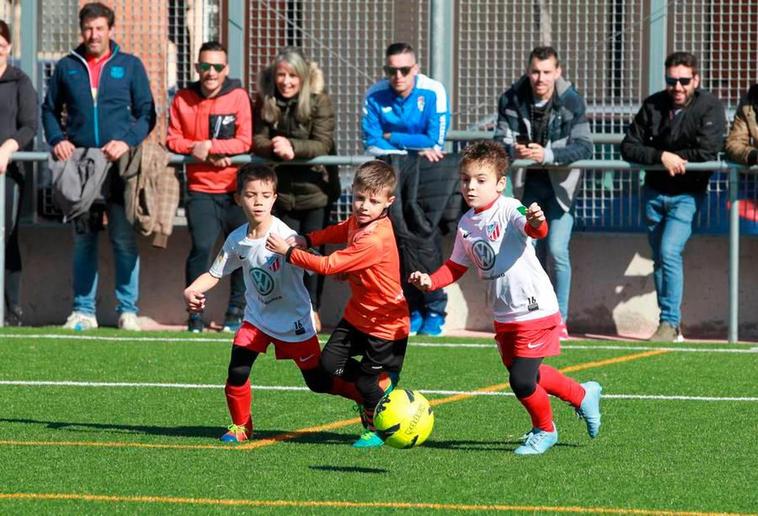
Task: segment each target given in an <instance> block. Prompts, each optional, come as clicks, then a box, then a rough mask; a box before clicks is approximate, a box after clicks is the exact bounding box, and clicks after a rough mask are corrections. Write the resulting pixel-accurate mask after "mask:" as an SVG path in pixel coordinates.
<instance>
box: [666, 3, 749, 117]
mask: <svg viewBox="0 0 758 516" xmlns="http://www.w3.org/2000/svg"><path fill="white" fill-rule="evenodd" d="M670 12H671V17H672V18H673V23H672V37H673V48H672V50H682V51H687V52H692V53H693V54H695V55H696V56H697V57H698V60H699V61H700V76H701V81H702V82H701V86H702V87H704V88H707V89H709V90H711V91H712V92H713V93H715V94H716V96H718V97H719V98H720V99H721V100H723V101H724V103H725V104H726V105H727V107H728V108H729V110H730V111H732V110H733V109H734V108H735V107H736V105H737V103H738V102H739V99H740V98H741V97H742V96H743V95H744V94H745V92H747V89H748V88H749V87H750V85H752V84H753V83H755V82H756V81H757V80H758V2H756V1H755V0H686V1H685V0H679V1H677V2H673V3H672V4H671V6H670Z"/></svg>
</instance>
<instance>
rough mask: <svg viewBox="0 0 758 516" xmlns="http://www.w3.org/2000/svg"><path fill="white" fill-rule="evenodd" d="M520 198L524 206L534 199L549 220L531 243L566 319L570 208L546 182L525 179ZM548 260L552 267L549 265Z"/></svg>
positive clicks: (569, 279)
mask: <svg viewBox="0 0 758 516" xmlns="http://www.w3.org/2000/svg"><path fill="white" fill-rule="evenodd" d="M521 202H522V203H523V204H524V206H526V207H529V205H530V204H532V203H533V202H536V203H537V204H539V205H540V207H541V208H542V211H543V212H544V213H545V218H546V219H547V224H548V233H547V237H546V238H544V239H542V240H535V241H534V244H535V247H536V251H537V258H539V260H540V263H542V266H543V267H544V268H545V270H546V271H549V272H550V279H551V280H552V282H553V288H555V295H556V297H557V298H558V308H559V310H560V311H561V317H562V318H563V320H564V321H566V320H567V319H568V311H569V296H570V295H571V257H570V256H569V242H570V241H571V231H572V229H573V228H574V216H573V215H572V214H571V212H570V211H563V208H562V207H561V205H560V204H558V201H556V200H555V192H554V191H553V187H552V186H551V185H550V183H549V182H545V181H527V183H526V185H525V187H524V194H523V195H522V201H521ZM548 260H549V261H550V263H551V264H552V267H548Z"/></svg>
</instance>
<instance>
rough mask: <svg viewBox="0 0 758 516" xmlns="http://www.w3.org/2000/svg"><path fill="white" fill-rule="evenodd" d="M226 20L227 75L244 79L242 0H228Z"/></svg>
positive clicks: (243, 11)
mask: <svg viewBox="0 0 758 516" xmlns="http://www.w3.org/2000/svg"><path fill="white" fill-rule="evenodd" d="M228 9H229V20H228V21H227V25H226V27H227V36H228V41H227V47H228V48H227V51H228V56H229V75H230V76H231V77H234V78H237V79H240V80H242V81H243V82H244V80H245V36H244V34H245V5H244V3H243V2H242V0H229V6H228Z"/></svg>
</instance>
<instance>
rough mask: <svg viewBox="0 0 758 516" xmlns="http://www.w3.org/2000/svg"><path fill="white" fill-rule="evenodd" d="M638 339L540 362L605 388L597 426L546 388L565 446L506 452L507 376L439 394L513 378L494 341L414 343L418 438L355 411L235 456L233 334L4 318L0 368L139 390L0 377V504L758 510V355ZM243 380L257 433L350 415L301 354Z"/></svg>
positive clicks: (409, 365)
mask: <svg viewBox="0 0 758 516" xmlns="http://www.w3.org/2000/svg"><path fill="white" fill-rule="evenodd" d="M161 339H164V340H161ZM421 343H431V344H442V343H460V346H456V347H440V346H425V345H424V346H422V345H420V344H421ZM417 344H418V345H417ZM607 347H612V348H619V349H606V348H607ZM659 347H663V346H662V345H661V346H659ZM670 347H674V348H680V349H685V348H686V349H691V348H695V349H736V350H749V349H750V348H748V347H746V346H744V345H741V346H728V345H712V346H706V345H703V344H697V345H690V344H681V345H676V346H670ZM638 348H650V346H648V345H647V343H642V344H640V343H627V344H625V343H615V342H614V343H610V342H597V341H593V342H583V341H571V342H568V343H566V345H565V346H564V351H563V353H562V355H561V356H559V357H554V358H550V359H548V363H549V364H551V365H553V366H555V367H558V368H567V367H576V368H578V369H577V370H575V371H573V372H567V373H566V374H568V375H570V376H572V377H574V378H576V379H577V380H579V381H586V380H589V379H595V380H597V381H599V382H601V383H602V384H603V387H604V394H606V395H608V397H606V398H605V399H604V400H603V405H602V407H603V426H602V430H601V433H600V436H599V437H598V438H597V439H595V440H590V439H589V438H588V437H587V434H586V430H585V426H584V423H583V422H582V421H581V420H578V419H577V418H576V416H575V415H574V412H573V409H571V407H569V406H567V405H566V404H564V403H562V402H560V401H559V400H554V401H553V409H554V416H555V422H556V426H557V428H558V431H559V434H560V441H559V443H558V445H557V446H556V447H555V448H553V449H552V450H550V451H549V452H548V453H546V454H545V455H543V456H537V457H517V456H515V455H514V454H513V449H514V448H515V447H516V446H518V444H519V442H518V440H519V437H520V436H521V435H522V434H523V433H524V432H525V431H526V430H528V429H529V427H530V423H529V418H528V416H527V415H526V412H525V411H524V409H523V408H522V407H521V405H520V404H519V403H518V401H517V400H516V399H515V398H514V397H513V396H511V395H508V392H507V390H504V391H501V393H500V394H499V395H490V396H468V397H464V398H463V399H459V400H456V401H450V398H449V396H450V394H443V393H434V392H429V391H456V392H460V391H463V392H469V391H473V390H475V389H481V388H483V387H487V386H493V385H498V384H504V383H507V374H506V371H505V369H504V368H503V366H502V364H501V363H500V359H499V355H498V353H497V350H496V349H495V347H494V345H493V344H492V340H491V339H460V338H457V339H444V338H437V339H433V338H423V337H416V338H414V339H412V342H411V345H410V346H409V348H408V354H407V358H406V363H405V367H404V370H403V374H402V376H401V386H404V387H407V388H413V389H419V390H422V391H427V392H426V395H427V397H428V398H429V399H430V400H431V401H432V402H433V403H434V404H435V406H434V410H435V417H436V423H435V428H434V432H433V433H432V435H431V437H430V438H429V440H428V441H427V442H426V443H425V444H424V445H423V446H421V447H419V448H415V449H412V450H395V449H391V448H388V447H384V448H380V449H373V450H357V449H354V448H352V447H351V443H352V442H353V440H355V438H356V437H357V435H358V434H359V431H360V430H361V428H360V425H359V424H342V425H340V424H337V425H335V426H334V427H332V428H327V429H324V430H321V431H316V432H309V433H305V434H302V435H300V437H297V438H294V439H287V440H283V441H282V442H278V443H276V444H272V445H269V446H262V447H259V448H255V449H246V450H244V449H240V447H239V446H231V445H223V444H222V443H220V442H219V441H218V440H217V438H218V436H219V435H220V434H221V433H223V429H224V428H223V427H224V426H225V425H226V424H228V415H227V410H226V405H225V401H224V395H223V389H222V385H223V382H224V379H225V374H226V366H227V361H228V355H229V338H228V336H224V335H222V334H209V333H205V334H203V335H201V336H199V337H196V336H191V335H189V334H187V333H184V332H183V333H169V332H161V333H148V332H145V333H141V334H129V333H125V332H118V331H113V330H97V331H93V332H87V333H85V334H75V333H70V332H64V331H60V330H54V329H48V328H36V329H22V330H12V329H3V330H2V331H0V357H2V360H0V381H3V382H9V381H16V382H105V383H124V384H129V385H117V386H84V385H80V386H72V385H61V384H60V383H54V384H52V385H37V384H28V383H26V384H22V385H9V384H7V383H5V384H0V514H30V513H33V512H37V513H40V512H41V513H82V512H85V513H88V514H93V513H94V514H106V513H107V514H132V513H135V512H141V513H156V512H158V513H162V512H181V513H183V514H184V513H192V514H195V513H196V514H209V513H211V514H215V513H222V512H223V513H228V512H255V513H256V514H293V513H303V514H310V513H325V514H333V513H336V512H338V511H339V512H340V513H348V514H380V513H381V514H385V513H387V512H388V511H389V510H394V511H400V512H405V513H415V512H419V511H425V512H432V513H440V514H442V513H445V514H447V513H471V512H482V513H495V512H498V511H500V510H502V511H506V512H511V513H525V514H531V513H537V514H550V513H556V512H561V511H566V512H569V511H579V512H581V511H586V512H598V511H601V510H602V509H606V510H613V511H621V513H623V511H625V510H627V511H630V513H631V511H650V512H649V513H650V514H655V513H660V512H663V511H672V512H732V513H751V512H755V511H756V510H757V508H758V495H756V490H755V486H756V485H758V473H756V471H757V465H758V382H756V371H758V353H755V352H751V353H710V352H692V351H686V352H685V351H682V352H676V351H669V352H666V353H662V354H657V355H650V356H644V355H643V354H645V353H647V352H648V351H650V350H649V349H638ZM625 357H626V358H628V360H623V361H620V360H619V359H623V358H625ZM251 381H252V383H253V385H254V386H255V387H254V389H253V391H254V392H253V413H254V418H255V424H256V433H255V438H256V439H265V438H269V437H273V436H278V435H281V434H283V433H285V432H293V431H297V430H298V429H303V428H309V427H316V426H320V425H329V424H330V423H338V422H341V421H345V420H349V419H352V418H355V417H356V413H355V412H354V411H353V406H352V403H351V402H349V401H347V400H344V399H341V398H336V397H333V396H326V395H317V394H313V393H311V392H309V391H307V390H303V389H301V388H302V387H303V386H304V383H303V381H302V378H301V376H300V373H299V371H298V369H297V368H296V367H295V365H294V364H293V363H291V362H288V361H275V360H274V359H273V353H269V355H267V356H263V357H261V358H259V360H258V361H257V362H256V364H255V366H254V369H253V375H252V379H251ZM137 384H161V385H157V386H145V385H143V386H138V385H137ZM167 384H187V385H189V386H191V387H193V388H177V387H170V386H168V385H167ZM257 386H262V387H263V388H259V387H257ZM273 387H283V388H285V389H281V390H275V389H272V388H273ZM287 388H289V389H287ZM292 388H299V389H292ZM620 395H624V396H626V395H628V396H629V397H614V396H620ZM640 396H661V397H663V398H664V399H644V398H640ZM672 396H684V397H689V398H687V399H671V397H672ZM698 397H713V398H717V399H715V400H701V399H696V398H698ZM728 397H735V398H743V399H741V400H726V399H723V398H728ZM692 398H695V399H692ZM745 398H747V399H745ZM24 443H26V444H24ZM76 443H78V444H79V445H78V446H73V445H72V444H76ZM64 496H70V499H64ZM87 496H94V498H93V499H87ZM224 501H227V502H228V503H229V505H224ZM343 502H347V503H348V504H349V505H347V506H340V505H339V503H343ZM256 504H258V505H256ZM372 504H380V505H378V506H376V505H372ZM406 504H409V505H406Z"/></svg>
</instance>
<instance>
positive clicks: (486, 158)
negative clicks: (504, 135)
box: [458, 140, 509, 179]
mask: <svg viewBox="0 0 758 516" xmlns="http://www.w3.org/2000/svg"><path fill="white" fill-rule="evenodd" d="M474 164H476V165H479V166H491V167H492V168H494V169H495V172H496V174H497V178H498V179H500V178H501V177H503V176H504V175H505V171H506V170H507V169H508V165H509V162H508V153H507V152H505V149H504V148H503V146H502V145H500V144H499V143H497V142H495V141H494V140H475V141H473V142H471V143H469V144H468V145H466V147H465V148H464V149H463V152H461V161H460V162H459V164H458V166H459V167H460V168H461V169H463V168H464V167H467V166H469V165H474Z"/></svg>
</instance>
